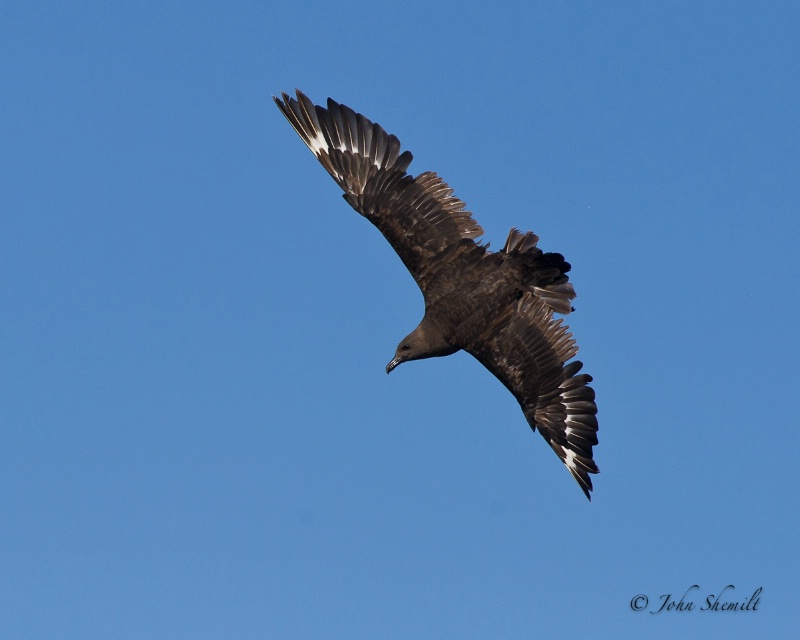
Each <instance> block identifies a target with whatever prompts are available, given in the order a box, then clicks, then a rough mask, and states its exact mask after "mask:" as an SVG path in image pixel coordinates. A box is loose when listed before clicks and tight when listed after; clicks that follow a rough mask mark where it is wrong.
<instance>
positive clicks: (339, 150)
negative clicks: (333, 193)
mask: <svg viewBox="0 0 800 640" xmlns="http://www.w3.org/2000/svg"><path fill="white" fill-rule="evenodd" d="M282 96H283V100H281V99H280V98H274V100H275V103H276V104H277V105H278V107H279V108H280V110H281V111H282V112H283V115H284V116H286V119H287V120H289V122H290V123H291V125H292V126H293V127H294V129H295V131H297V133H298V134H299V135H300V137H301V138H302V139H303V142H305V143H306V145H308V148H309V149H311V151H312V152H313V153H314V155H315V156H317V159H318V160H319V161H320V162H321V163H322V166H323V167H325V169H326V170H327V171H328V173H330V174H331V176H332V177H333V179H334V180H335V181H336V183H337V184H338V185H339V186H340V187H341V188H342V189H343V190H344V198H345V200H347V202H348V203H350V205H351V206H352V207H353V208H354V209H355V210H356V211H358V212H359V213H360V214H361V215H363V216H364V217H366V218H367V219H368V220H369V221H370V222H372V223H373V224H374V225H375V226H376V227H378V229H379V230H380V231H381V233H382V234H383V235H384V236H385V237H386V239H387V240H388V241H389V243H390V244H391V245H392V247H393V248H394V250H395V251H396V252H397V254H398V255H399V256H400V258H401V260H402V261H403V264H405V265H406V268H408V270H409V272H411V275H412V276H413V277H414V279H415V280H416V281H417V284H419V286H420V288H421V289H422V291H423V293H424V292H425V288H426V285H427V283H428V282H429V281H430V279H431V276H432V275H434V273H435V272H436V270H437V269H438V268H439V267H440V266H441V265H442V264H444V263H445V262H447V255H448V254H451V253H454V252H455V250H456V249H458V248H459V247H461V248H462V249H463V248H465V245H471V246H475V245H476V244H477V243H475V242H474V240H475V238H477V237H479V236H481V235H483V229H481V227H480V226H479V225H478V224H477V223H476V222H475V220H473V219H472V215H471V214H470V212H469V211H465V210H464V206H465V204H464V202H462V201H461V200H459V199H458V198H456V197H454V196H453V190H452V189H451V188H450V187H449V186H448V185H447V184H446V183H445V182H444V181H443V180H442V179H441V178H440V177H439V176H437V175H436V174H435V173H432V172H425V173H421V174H420V175H418V176H416V177H413V176H411V175H409V174H408V173H406V169H407V168H408V165H409V164H410V163H411V160H412V157H413V156H412V155H411V153H410V152H409V151H405V152H403V153H400V141H399V140H398V139H397V138H396V137H395V136H394V135H390V134H387V133H386V131H384V130H383V129H382V128H381V127H380V126H379V125H377V124H374V123H372V122H371V121H370V120H368V119H367V118H365V117H364V116H362V115H361V114H360V113H356V112H355V111H353V110H352V109H350V108H349V107H346V106H345V105H341V104H338V103H337V102H334V101H333V100H331V99H328V107H327V109H326V108H324V107H321V106H317V105H314V103H313V102H311V100H309V99H308V97H306V95H305V94H303V93H302V92H301V91H297V99H295V98H292V97H291V96H289V95H287V94H286V93H284V94H282Z"/></svg>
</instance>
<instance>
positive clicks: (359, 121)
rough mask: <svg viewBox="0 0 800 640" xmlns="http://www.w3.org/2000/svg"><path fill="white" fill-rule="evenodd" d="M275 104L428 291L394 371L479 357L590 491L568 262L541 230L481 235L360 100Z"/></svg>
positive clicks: (589, 421) (588, 435) (589, 424)
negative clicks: (412, 168) (494, 247)
mask: <svg viewBox="0 0 800 640" xmlns="http://www.w3.org/2000/svg"><path fill="white" fill-rule="evenodd" d="M275 102H276V104H277V105H278V107H279V108H280V109H281V111H282V112H283V114H284V115H285V116H286V118H287V119H288V120H289V122H290V123H291V124H292V126H293V127H294V129H295V130H296V131H297V133H298V134H299V135H300V137H301V138H302V139H303V141H304V142H305V143H306V144H307V145H308V147H309V148H310V149H311V151H312V152H314V154H315V155H316V156H317V158H318V159H319V161H320V162H321V163H322V165H323V166H324V167H325V169H326V170H327V171H328V173H330V174H331V176H332V177H333V178H334V180H336V182H337V183H338V184H339V186H341V187H342V189H343V190H344V192H345V193H344V198H345V200H347V202H348V203H350V205H351V206H352V207H353V208H354V209H356V211H358V212H359V213H360V214H361V215H363V216H364V217H365V218H367V219H368V220H369V221H370V222H372V223H373V224H374V225H375V226H376V227H377V228H378V229H379V230H380V231H381V233H382V234H383V235H384V237H386V239H387V240H388V241H389V243H390V244H391V245H392V247H393V248H394V250H395V251H396V252H397V254H398V255H399V256H400V258H401V260H402V261H403V263H404V264H405V265H406V267H407V268H408V270H409V272H410V273H411V275H412V276H413V277H414V279H415V280H416V282H417V284H418V285H419V287H420V289H421V290H422V293H423V295H424V298H425V315H424V317H423V319H422V321H421V322H420V324H419V326H418V327H417V328H416V329H415V330H414V331H413V332H411V333H410V334H409V335H408V336H406V338H404V339H403V340H402V341H401V342H400V344H399V345H398V347H397V350H396V353H395V357H394V359H393V360H392V361H391V362H390V363H389V364H388V365H387V368H386V370H387V372H390V371H391V370H392V369H394V368H395V367H396V366H397V365H399V364H400V363H402V362H406V361H409V360H419V359H423V358H430V357H437V356H446V355H450V354H452V353H455V352H457V351H459V350H461V349H463V350H465V351H467V352H468V353H470V354H471V355H473V356H474V357H475V358H476V359H477V360H478V361H479V362H481V363H482V364H483V365H484V366H485V367H486V368H487V369H489V371H491V372H492V373H493V374H494V375H495V376H496V377H497V378H498V379H499V380H500V381H501V382H502V383H503V384H504V385H505V386H506V387H507V388H508V389H509V391H511V393H512V394H513V395H514V396H515V397H516V399H517V401H518V402H519V404H520V406H521V408H522V411H523V413H524V414H525V417H526V419H527V421H528V423H529V425H530V426H531V427H532V428H533V429H534V430H536V429H538V430H539V432H540V433H541V434H542V436H544V438H545V440H546V441H547V442H548V443H549V444H550V446H551V447H552V448H553V450H554V451H555V452H556V453H557V454H558V456H559V457H560V458H561V460H562V461H563V462H564V463H565V464H566V465H567V468H568V469H569V470H570V472H571V473H572V475H573V477H575V479H576V480H577V481H578V483H579V484H580V486H581V488H582V489H583V491H584V493H585V494H586V496H587V497H590V491H591V490H592V483H591V478H590V477H589V474H590V473H597V472H598V469H597V466H596V465H595V463H594V460H593V456H592V447H593V446H594V445H595V444H597V419H596V413H597V407H596V405H595V402H594V391H593V390H592V389H591V387H589V386H588V383H589V382H591V377H590V376H588V375H587V374H579V373H578V372H579V370H580V369H581V366H582V365H581V363H580V362H577V361H573V362H571V363H569V364H566V363H567V362H568V361H569V360H570V359H571V358H572V357H573V356H574V355H575V354H576V353H577V351H578V348H577V345H576V344H575V341H574V340H573V339H572V336H571V334H570V333H568V331H567V327H566V326H564V325H563V324H562V322H561V320H558V319H554V317H553V314H554V313H562V314H567V313H570V312H571V311H572V307H571V300H572V299H573V298H574V297H575V291H574V289H573V287H572V285H571V284H570V283H569V280H568V277H567V275H566V273H567V272H568V271H569V270H570V265H569V263H567V262H566V261H565V260H564V258H563V256H562V255H561V254H558V253H544V252H542V251H541V250H540V249H539V248H538V247H537V242H538V237H537V236H536V235H535V234H533V233H531V232H527V233H521V232H519V231H517V230H516V229H512V230H511V232H510V233H509V236H508V239H507V240H506V244H505V246H504V247H503V249H502V250H501V251H498V252H492V251H489V249H488V246H487V245H482V244H480V243H479V242H476V241H475V239H476V238H477V237H479V236H480V235H482V233H483V230H482V229H481V228H480V226H478V224H477V223H476V222H475V221H474V220H473V219H472V217H471V214H470V213H469V212H467V211H465V210H464V206H465V205H464V203H463V202H462V201H461V200H459V199H458V198H455V197H454V196H453V195H452V189H450V188H449V187H448V185H447V184H446V183H445V182H444V181H443V180H441V178H439V177H438V176H437V175H436V174H435V173H431V172H425V173H422V174H419V175H418V176H416V177H412V176H411V175H409V174H408V173H406V169H407V167H408V165H409V164H410V162H411V159H412V156H411V154H410V153H409V152H408V151H405V152H403V153H400V142H399V140H397V138H396V137H394V136H392V135H389V134H387V133H386V132H385V131H384V130H383V129H382V128H381V127H380V126H379V125H377V124H374V123H372V122H371V121H369V120H368V119H367V118H365V117H364V116H362V115H360V114H357V113H355V112H354V111H353V110H352V109H349V108H348V107H346V106H344V105H340V104H338V103H336V102H334V101H333V100H330V99H329V100H328V107H327V109H325V108H323V107H320V106H315V105H314V104H313V103H312V102H311V101H310V100H309V99H308V98H307V97H306V96H305V95H304V94H303V93H301V92H300V91H298V92H297V99H294V98H292V97H290V96H288V95H287V94H285V93H284V94H283V100H282V101H281V100H280V99H278V98H276V99H275Z"/></svg>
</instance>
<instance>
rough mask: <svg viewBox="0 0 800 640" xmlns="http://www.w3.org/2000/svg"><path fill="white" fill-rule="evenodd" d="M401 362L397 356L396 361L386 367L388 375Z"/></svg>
mask: <svg viewBox="0 0 800 640" xmlns="http://www.w3.org/2000/svg"><path fill="white" fill-rule="evenodd" d="M401 362H402V360H401V359H400V356H395V357H394V359H393V360H392V361H391V362H390V363H389V364H387V365H386V373H391V372H392V369H394V368H395V367H396V366H397V365H398V364H400V363H401Z"/></svg>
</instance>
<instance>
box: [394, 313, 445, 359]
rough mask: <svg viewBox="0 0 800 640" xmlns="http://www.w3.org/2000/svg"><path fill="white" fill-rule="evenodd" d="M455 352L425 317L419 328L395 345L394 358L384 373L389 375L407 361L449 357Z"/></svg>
mask: <svg viewBox="0 0 800 640" xmlns="http://www.w3.org/2000/svg"><path fill="white" fill-rule="evenodd" d="M456 351H458V348H457V347H454V346H452V345H451V344H450V343H449V342H448V341H447V340H445V338H444V337H443V336H442V334H441V332H440V331H438V330H437V328H436V326H435V325H432V324H431V323H430V322H429V321H428V320H427V316H426V317H425V318H423V320H422V322H420V324H419V326H418V327H417V328H416V329H414V330H413V331H412V332H411V333H409V334H408V335H407V336H406V337H405V338H403V339H402V340H401V341H400V344H398V345H397V350H396V351H395V352H394V358H392V361H391V362H390V363H389V364H387V365H386V373H391V372H392V369H394V368H395V367H396V366H397V365H398V364H401V363H403V362H408V361H409V360H422V359H423V358H435V357H438V356H449V355H450V354H451V353H455V352H456Z"/></svg>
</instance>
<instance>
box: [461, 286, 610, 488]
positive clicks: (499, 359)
mask: <svg viewBox="0 0 800 640" xmlns="http://www.w3.org/2000/svg"><path fill="white" fill-rule="evenodd" d="M567 329H568V327H567V326H565V325H564V324H562V321H561V320H560V319H558V320H554V319H553V315H552V312H551V311H550V309H549V308H548V307H547V306H546V304H545V302H543V301H542V299H541V298H539V297H538V296H535V295H534V294H532V293H525V294H524V295H523V296H522V297H521V298H520V299H519V300H518V301H517V303H516V304H515V305H514V306H512V307H510V308H509V310H508V311H507V312H506V313H504V314H501V315H500V316H498V318H497V319H496V320H495V321H494V322H493V323H492V324H491V326H490V327H489V328H488V329H487V330H486V331H485V332H484V334H483V335H481V336H480V337H479V338H478V339H477V340H474V341H473V342H472V344H471V345H469V346H467V347H466V350H467V351H469V353H471V354H472V355H473V356H475V357H476V358H477V359H478V360H479V361H480V362H481V363H482V364H483V365H484V366H485V367H486V368H487V369H489V371H491V372H492V373H493V374H494V375H495V376H497V378H499V379H500V381H501V382H502V383H503V384H504V385H505V386H506V387H507V388H508V389H509V390H510V391H511V393H513V394H514V396H515V397H516V398H517V400H518V401H519V403H520V406H521V407H522V411H523V413H524V414H525V418H527V420H528V424H530V426H531V428H532V429H533V430H534V431H535V430H537V429H538V430H539V433H541V434H542V436H543V437H544V439H545V440H546V441H547V443H548V444H549V445H550V446H551V447H552V448H553V451H555V452H556V454H557V455H558V457H559V458H561V461H562V462H563V463H564V464H565V465H566V466H567V468H568V469H569V471H570V473H572V475H573V477H574V478H575V480H577V481H578V484H579V485H580V486H581V489H583V492H584V493H585V494H586V497H587V498H589V499H590V500H591V495H590V491H592V480H591V478H590V477H589V474H591V473H598V472H599V469H598V468H597V465H596V464H595V462H594V460H593V458H592V447H593V446H594V445H596V444H597V417H596V414H597V406H596V405H595V402H594V390H593V389H592V388H591V387H590V386H589V383H590V382H591V381H592V377H591V376H590V375H588V374H585V373H584V374H578V372H579V371H580V369H581V367H582V366H583V365H582V364H581V363H580V362H578V361H574V362H571V363H569V364H567V365H565V364H564V363H565V362H567V360H569V359H570V358H572V357H573V356H575V354H576V353H577V352H578V346H577V345H576V344H575V340H573V338H572V334H571V333H569V331H568V330H567Z"/></svg>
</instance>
